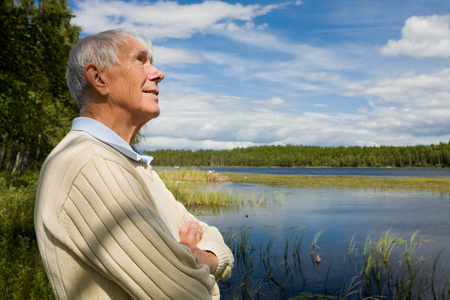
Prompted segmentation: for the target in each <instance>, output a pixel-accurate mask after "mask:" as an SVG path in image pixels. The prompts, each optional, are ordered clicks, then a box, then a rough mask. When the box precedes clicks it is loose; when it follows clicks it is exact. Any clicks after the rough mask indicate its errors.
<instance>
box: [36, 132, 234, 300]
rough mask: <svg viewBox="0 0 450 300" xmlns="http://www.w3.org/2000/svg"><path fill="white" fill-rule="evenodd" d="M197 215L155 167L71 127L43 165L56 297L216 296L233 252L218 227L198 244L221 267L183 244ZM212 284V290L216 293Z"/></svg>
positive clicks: (45, 251) (41, 216)
mask: <svg viewBox="0 0 450 300" xmlns="http://www.w3.org/2000/svg"><path fill="white" fill-rule="evenodd" d="M188 219H194V216H192V215H191V214H190V213H188V212H187V210H186V209H185V208H184V206H183V205H181V204H180V203H179V202H177V201H176V200H175V199H174V197H173V195H172V194H171V193H170V192H169V191H168V190H167V189H166V187H165V185H164V183H163V182H162V181H161V179H160V178H159V177H158V175H157V174H156V173H155V172H154V171H153V170H152V168H151V167H150V166H147V165H145V164H142V163H139V162H135V161H133V160H131V159H129V158H127V157H126V156H124V155H122V154H121V153H120V152H118V151H117V150H115V149H113V148H112V147H110V146H108V145H107V144H105V143H103V142H101V141H99V140H97V139H95V138H94V137H92V136H91V135H89V134H87V133H86V132H82V131H71V132H70V133H68V135H67V136H66V137H65V138H64V139H63V140H62V141H61V142H60V143H59V144H58V146H57V147H56V148H55V149H54V150H53V151H52V153H51V154H50V155H49V157H48V158H47V160H46V161H45V162H44V165H43V167H42V170H41V174H40V178H39V186H38V190H37V197H36V207H35V228H36V234H37V239H38V244H39V250H40V253H41V256H42V259H43V262H44V266H45V269H46V272H47V275H48V278H49V280H50V283H51V285H52V288H53V292H54V294H55V296H56V298H57V299H69V300H72V299H89V300H91V299H158V300H159V299H211V294H213V298H216V297H218V296H219V294H218V288H217V284H216V283H215V280H223V279H227V278H229V277H230V275H231V269H232V267H233V255H232V253H231V251H230V249H229V248H228V247H227V246H226V245H225V243H224V242H223V238H222V235H221V234H220V232H219V231H218V230H217V229H216V228H215V227H210V226H208V225H206V224H205V223H201V224H202V226H203V228H204V230H205V233H204V235H203V238H202V241H201V242H200V243H199V244H198V245H197V246H198V247H199V248H200V249H203V250H210V251H212V252H213V253H214V254H215V255H216V256H217V257H218V259H219V267H218V268H217V271H216V273H215V274H214V276H213V275H210V274H209V268H208V267H207V266H206V265H198V260H197V258H196V257H195V256H194V255H193V254H192V253H191V252H190V250H189V249H188V248H187V247H185V246H183V245H180V244H179V243H178V242H179V234H178V229H179V228H180V226H181V225H182V224H183V223H184V221H185V220H188ZM213 291H214V292H213Z"/></svg>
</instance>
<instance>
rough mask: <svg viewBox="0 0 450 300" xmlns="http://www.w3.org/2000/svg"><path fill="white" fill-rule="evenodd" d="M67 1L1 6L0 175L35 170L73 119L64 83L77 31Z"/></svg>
mask: <svg viewBox="0 0 450 300" xmlns="http://www.w3.org/2000/svg"><path fill="white" fill-rule="evenodd" d="M71 18H72V15H71V12H70V11H69V9H68V8H67V3H66V1H56V0H47V1H39V3H35V1H20V2H17V1H2V2H1V4H0V32H1V34H0V111H1V112H2V118H1V119H0V170H5V169H6V170H7V171H8V172H10V173H13V172H14V171H18V170H20V171H24V170H25V169H26V168H30V167H31V168H36V167H38V166H39V164H40V163H42V161H43V159H44V158H45V157H46V156H47V154H48V153H49V151H51V149H52V148H53V147H54V146H55V145H56V143H57V142H58V141H59V140H60V139H61V137H62V136H63V135H64V134H65V133H66V132H67V131H68V130H69V128H70V121H71V119H72V118H73V117H74V116H76V115H77V110H76V106H75V104H72V101H71V98H70V93H69V91H68V88H67V86H66V82H65V68H66V64H67V59H68V54H69V51H70V49H71V48H72V46H73V45H74V44H75V43H76V42H77V41H78V34H79V31H80V30H79V28H78V27H75V26H72V25H70V19H71Z"/></svg>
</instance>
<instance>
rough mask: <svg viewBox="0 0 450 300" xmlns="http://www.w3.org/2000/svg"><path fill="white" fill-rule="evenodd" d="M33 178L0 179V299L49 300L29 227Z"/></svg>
mask: <svg viewBox="0 0 450 300" xmlns="http://www.w3.org/2000/svg"><path fill="white" fill-rule="evenodd" d="M37 177H38V174H37V172H34V173H27V172H26V173H25V174H23V175H22V176H18V175H16V174H14V175H6V174H5V173H4V172H2V174H1V177H0V220H1V222H0V299H53V293H52V291H51V287H50V284H49V283H48V280H47V275H46V274H45V270H44V267H43V265H42V261H41V257H40V255H39V252H38V247H37V243H36V235H35V231H34V226H33V209H34V199H35V194H36V185H37Z"/></svg>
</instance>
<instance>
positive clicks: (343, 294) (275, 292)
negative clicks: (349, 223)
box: [224, 229, 450, 300]
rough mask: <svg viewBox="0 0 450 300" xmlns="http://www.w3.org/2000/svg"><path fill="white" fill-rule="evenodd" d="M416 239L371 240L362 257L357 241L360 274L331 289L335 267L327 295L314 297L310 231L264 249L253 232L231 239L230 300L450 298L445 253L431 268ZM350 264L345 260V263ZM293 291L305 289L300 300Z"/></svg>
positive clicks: (326, 280) (388, 235)
mask: <svg viewBox="0 0 450 300" xmlns="http://www.w3.org/2000/svg"><path fill="white" fill-rule="evenodd" d="M320 235H321V232H319V233H316V234H315V235H314V236H313V237H312V238H311V244H312V245H316V244H317V239H318V237H319V236H320ZM416 236H417V232H416V233H413V234H412V236H411V238H410V239H409V240H406V239H403V238H401V237H398V236H396V235H395V234H393V233H392V232H391V230H387V231H386V233H385V234H384V235H383V236H381V237H379V238H378V239H375V240H373V239H372V238H371V237H370V236H368V237H367V238H366V242H365V243H362V244H363V247H364V251H362V252H361V253H362V254H361V255H359V254H358V253H359V251H357V250H358V249H357V248H358V246H357V245H359V244H360V242H357V241H355V236H353V238H352V239H351V241H350V246H349V251H348V253H347V255H348V256H351V257H352V259H353V260H354V261H358V262H359V263H358V265H359V266H360V267H359V268H355V269H354V276H353V277H352V279H351V280H350V281H348V282H344V283H343V284H342V286H341V287H337V286H336V283H335V282H333V285H332V288H331V284H330V277H332V275H333V267H332V265H331V263H330V264H328V267H327V270H326V274H325V278H324V280H323V292H322V293H315V294H312V293H309V291H308V284H310V283H311V282H313V281H314V280H315V278H316V276H317V274H314V273H315V272H314V270H315V267H314V268H311V266H308V265H305V264H304V263H303V261H302V257H304V256H308V254H310V253H311V251H309V253H308V250H307V249H305V250H306V251H302V245H303V241H304V238H305V232H304V231H303V232H302V233H301V235H300V236H295V235H293V236H290V237H289V238H287V239H286V240H282V239H280V238H273V239H271V240H270V241H268V242H266V243H261V244H254V243H253V242H252V239H251V236H250V234H249V233H248V231H247V229H242V230H241V231H240V232H233V233H232V234H231V235H230V234H225V240H226V242H227V244H229V245H230V247H231V249H232V250H233V253H234V255H235V259H236V265H235V269H234V270H233V277H232V278H231V279H229V280H228V281H227V282H225V283H224V286H227V293H226V296H225V297H224V299H233V298H234V299H236V298H239V299H291V300H293V299H338V298H339V299H449V298H450V297H449V288H450V286H449V283H450V276H448V275H444V276H446V277H444V278H442V277H441V278H436V269H437V265H438V261H439V258H440V253H439V254H438V255H437V256H436V257H435V259H434V260H431V261H432V264H431V265H430V264H429V263H426V260H425V258H424V257H422V256H421V255H420V254H419V249H420V244H419V243H417V242H416V241H415V238H416ZM313 248H314V249H315V248H316V246H314V247H313ZM240 252H241V253H240ZM258 259H259V260H258ZM346 261H347V260H346V259H345V258H344V263H345V262H346ZM313 264H314V262H313ZM312 270H313V271H312ZM248 274H252V277H251V278H250V277H248ZM246 280H249V282H246ZM250 287H253V290H252V289H251V288H250ZM293 290H300V291H299V292H298V295H297V296H296V295H295V294H294V295H293V296H292V292H293ZM286 295H291V296H286Z"/></svg>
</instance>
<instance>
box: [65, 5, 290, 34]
mask: <svg viewBox="0 0 450 300" xmlns="http://www.w3.org/2000/svg"><path fill="white" fill-rule="evenodd" d="M284 5H285V4H277V5H259V4H250V5H243V4H240V3H236V4H230V3H227V2H222V1H204V2H202V3H195V4H187V5H181V4H179V3H178V2H175V1H157V2H141V3H138V2H125V1H107V0H91V1H86V0H85V1H74V7H72V9H73V11H74V14H75V15H76V18H75V19H74V23H75V24H77V25H79V26H81V27H82V29H83V32H85V33H95V32H99V31H103V30H106V29H111V28H116V27H127V28H130V29H132V30H135V31H137V32H141V33H144V34H147V35H148V36H149V37H150V38H151V39H152V40H157V39H162V38H168V37H170V38H189V37H191V36H192V35H193V34H196V33H205V32H206V31H208V30H210V29H211V28H214V27H216V26H218V25H220V24H225V25H226V24H232V23H230V22H232V21H233V20H235V21H241V22H245V23H246V24H251V22H250V21H252V20H253V19H254V18H256V17H258V16H261V15H265V14H267V13H269V12H270V11H272V10H274V9H278V8H280V7H283V6H284ZM245 26H246V25H245V24H244V27H245Z"/></svg>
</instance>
